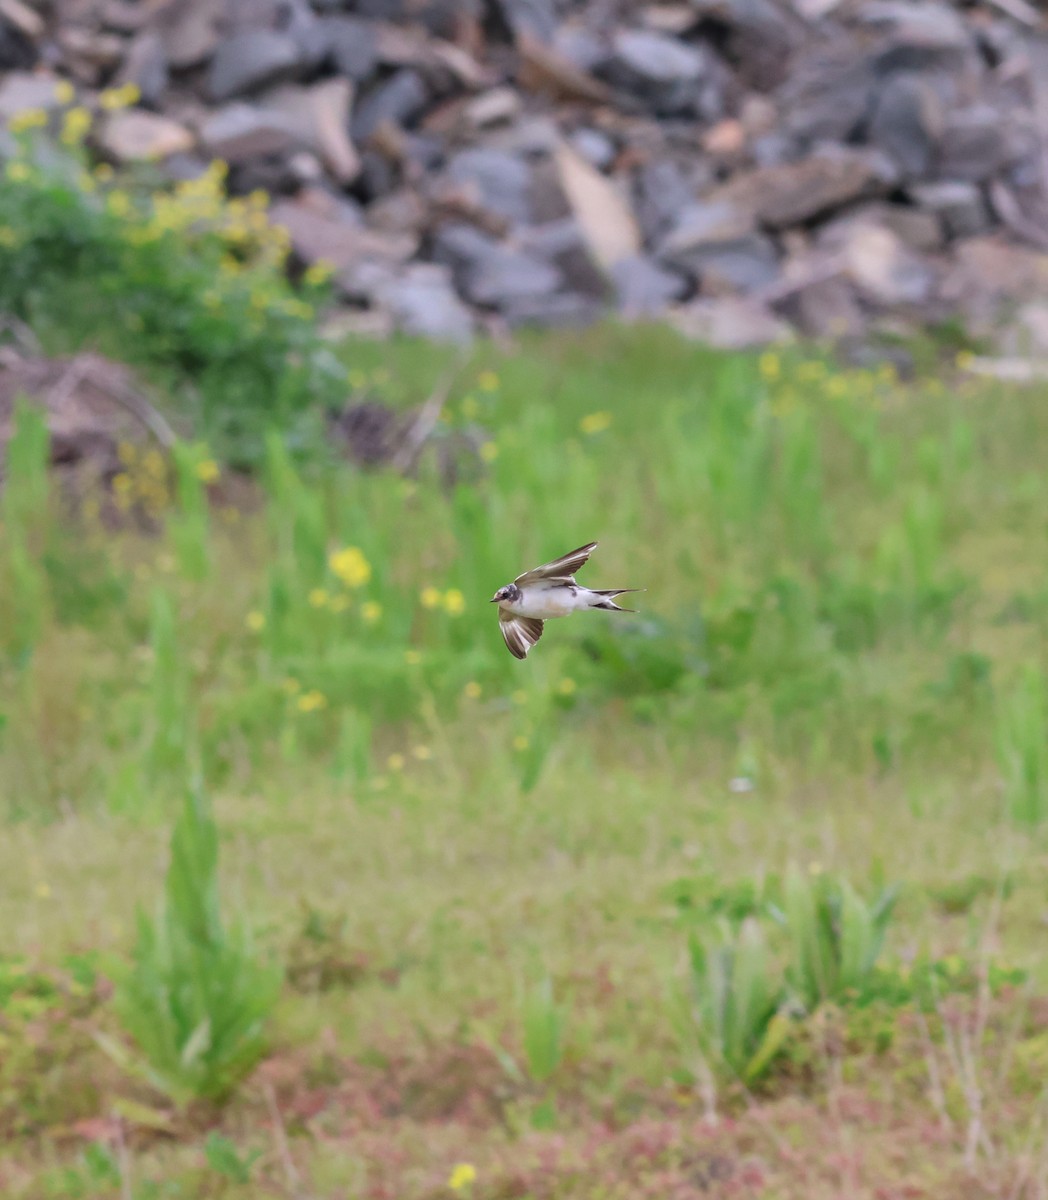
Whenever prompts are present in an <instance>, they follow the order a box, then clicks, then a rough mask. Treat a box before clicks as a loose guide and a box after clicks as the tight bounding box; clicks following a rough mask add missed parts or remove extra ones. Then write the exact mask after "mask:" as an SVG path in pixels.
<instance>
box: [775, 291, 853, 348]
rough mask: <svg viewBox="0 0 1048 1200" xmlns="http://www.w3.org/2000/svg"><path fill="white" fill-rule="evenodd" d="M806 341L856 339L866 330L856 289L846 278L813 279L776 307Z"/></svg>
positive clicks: (792, 292) (791, 293)
mask: <svg viewBox="0 0 1048 1200" xmlns="http://www.w3.org/2000/svg"><path fill="white" fill-rule="evenodd" d="M775 310H776V311H777V312H779V313H781V314H782V315H783V316H784V317H786V318H787V320H789V322H790V323H791V324H792V325H794V326H795V327H796V328H797V329H799V330H800V331H801V332H802V333H803V334H805V335H806V336H807V337H812V338H831V339H833V340H837V339H839V338H845V337H857V336H858V335H859V334H860V333H861V332H862V331H863V329H864V328H865V326H866V318H865V315H864V314H863V311H862V309H861V307H860V306H859V302H858V298H857V297H856V295H855V289H854V287H853V286H852V285H851V283H850V282H849V281H848V280H846V279H843V278H840V277H835V278H829V279H813V281H812V282H811V283H809V284H806V285H804V286H802V287H798V288H795V289H794V290H793V291H791V292H790V294H789V295H788V296H786V297H785V298H784V299H783V300H782V301H780V302H779V303H777V304H776V305H775Z"/></svg>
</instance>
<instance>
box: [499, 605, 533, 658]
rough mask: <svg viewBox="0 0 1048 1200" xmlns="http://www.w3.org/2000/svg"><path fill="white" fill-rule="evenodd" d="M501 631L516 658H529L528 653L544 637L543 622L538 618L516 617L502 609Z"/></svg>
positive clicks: (500, 617) (500, 611)
mask: <svg viewBox="0 0 1048 1200" xmlns="http://www.w3.org/2000/svg"><path fill="white" fill-rule="evenodd" d="M499 629H500V630H501V631H502V636H503V638H504V639H505V641H506V645H507V646H508V647H509V652H510V654H512V655H513V657H514V658H527V657H528V651H529V650H530V649H531V647H532V646H534V645H535V643H536V642H537V641H538V640H539V638H540V637H542V622H541V621H540V620H538V619H537V618H536V617H515V616H514V615H513V614H512V613H508V612H506V611H505V610H504V609H501V608H500V609H499Z"/></svg>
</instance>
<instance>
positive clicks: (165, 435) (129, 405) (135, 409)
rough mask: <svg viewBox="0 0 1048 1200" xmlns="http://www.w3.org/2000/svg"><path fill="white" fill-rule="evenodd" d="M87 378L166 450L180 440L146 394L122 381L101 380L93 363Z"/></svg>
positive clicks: (89, 367) (89, 365)
mask: <svg viewBox="0 0 1048 1200" xmlns="http://www.w3.org/2000/svg"><path fill="white" fill-rule="evenodd" d="M85 378H87V379H90V381H91V382H92V383H93V384H95V386H96V387H100V388H103V389H104V391H105V392H106V393H107V394H108V395H109V396H110V397H112V399H114V400H115V401H116V402H117V404H119V405H120V406H121V407H122V408H125V409H126V410H127V411H128V412H129V413H131V415H132V416H133V417H137V418H138V420H139V421H141V422H142V424H143V425H144V426H145V427H146V428H147V429H148V430H149V432H150V433H151V434H152V435H153V437H155V438H156V440H157V441H158V442H159V443H160V445H161V446H163V448H164V449H165V450H170V449H171V447H172V446H174V445H175V443H176V442H177V441H178V434H176V433H175V431H174V430H173V429H172V428H171V426H170V425H169V424H168V423H167V421H166V420H165V419H164V418H163V417H162V416H161V415H160V413H158V412H157V410H156V409H155V408H154V407H153V406H152V405H151V404H150V403H149V401H148V400H146V399H145V397H144V396H140V395H139V394H138V392H135V391H132V390H131V388H129V387H125V386H124V385H123V384H121V383H116V382H113V381H110V380H106V381H105V382H101V381H100V380H99V377H98V373H97V372H96V371H95V367H94V364H93V363H89V364H88V371H87V374H86V376H85Z"/></svg>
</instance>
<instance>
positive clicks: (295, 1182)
mask: <svg viewBox="0 0 1048 1200" xmlns="http://www.w3.org/2000/svg"><path fill="white" fill-rule="evenodd" d="M263 1090H264V1092H265V1097H266V1108H268V1109H269V1119H270V1121H271V1122H272V1125H273V1142H274V1144H275V1146H276V1149H277V1157H278V1158H279V1159H280V1165H281V1167H282V1168H283V1171H284V1178H285V1180H286V1181H287V1187H288V1192H289V1193H290V1194H291V1195H292V1196H295V1197H298V1196H300V1195H301V1194H302V1193H301V1191H300V1190H299V1176H298V1169H297V1168H296V1166H295V1163H294V1160H293V1159H292V1157H291V1148H290V1146H288V1141H287V1130H286V1129H285V1128H284V1120H283V1118H282V1117H281V1115H280V1108H279V1106H278V1105H277V1097H276V1093H275V1092H274V1091H273V1085H272V1084H271V1083H267V1084H266V1085H265V1088H264V1089H263Z"/></svg>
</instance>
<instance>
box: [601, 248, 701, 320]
mask: <svg viewBox="0 0 1048 1200" xmlns="http://www.w3.org/2000/svg"><path fill="white" fill-rule="evenodd" d="M611 278H612V282H613V283H614V285H615V294H616V297H617V299H618V308H619V312H620V314H621V315H622V316H623V317H625V318H627V319H628V320H635V319H637V318H639V317H654V316H657V315H658V314H659V313H661V312H663V311H665V309H666V308H667V307H668V306H669V305H671V304H674V303H676V302H677V301H679V300H683V299H684V297H685V296H686V295H687V294H688V292H689V291H690V285H689V283H688V280H687V279H686V278H685V277H684V276H683V275H680V274H678V273H677V272H675V271H670V270H667V269H666V268H664V267H660V266H659V264H658V263H657V262H655V261H654V260H653V259H651V258H649V257H648V256H647V255H645V254H636V255H633V256H632V257H630V258H620V259H619V260H618V261H617V262H616V263H614V264H613V265H612V267H611Z"/></svg>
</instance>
